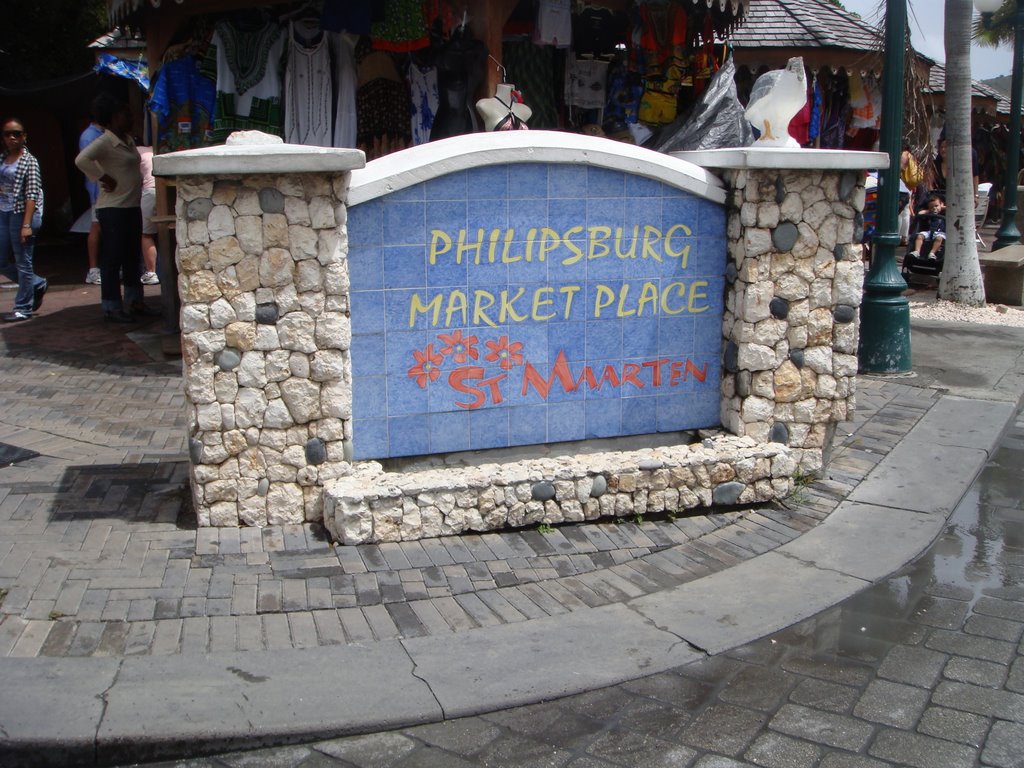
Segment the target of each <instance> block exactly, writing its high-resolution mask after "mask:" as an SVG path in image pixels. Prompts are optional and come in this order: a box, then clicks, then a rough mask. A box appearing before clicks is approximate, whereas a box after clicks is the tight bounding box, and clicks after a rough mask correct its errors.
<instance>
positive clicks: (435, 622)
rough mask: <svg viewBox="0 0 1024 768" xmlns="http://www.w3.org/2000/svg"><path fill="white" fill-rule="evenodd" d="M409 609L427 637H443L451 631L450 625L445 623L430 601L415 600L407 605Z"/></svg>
mask: <svg viewBox="0 0 1024 768" xmlns="http://www.w3.org/2000/svg"><path fill="white" fill-rule="evenodd" d="M409 607H410V608H411V609H412V611H413V613H415V614H416V618H417V619H419V622H420V624H422V625H423V628H424V629H425V630H426V632H427V634H428V635H443V634H447V633H450V632H451V631H452V627H451V625H450V624H449V623H448V622H447V621H445V618H444V616H442V615H441V613H440V611H438V610H437V607H436V606H435V605H434V603H433V602H432V601H430V600H416V601H414V602H411V603H409Z"/></svg>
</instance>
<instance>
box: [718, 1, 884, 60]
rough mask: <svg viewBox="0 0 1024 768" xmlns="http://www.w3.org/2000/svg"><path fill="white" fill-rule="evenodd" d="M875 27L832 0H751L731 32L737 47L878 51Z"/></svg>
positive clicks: (731, 39) (877, 34)
mask: <svg viewBox="0 0 1024 768" xmlns="http://www.w3.org/2000/svg"><path fill="white" fill-rule="evenodd" d="M879 37H880V33H879V31H878V30H877V29H875V27H873V26H871V25H870V24H868V23H867V22H866V21H864V20H863V19H862V18H860V17H859V16H857V15H856V14H853V13H850V12H849V11H846V10H843V9H842V8H839V7H837V6H835V5H833V4H832V3H830V2H829V0H749V3H748V5H747V15H746V18H745V19H744V21H743V22H742V23H741V24H740V25H739V26H738V27H736V29H735V30H734V31H733V33H732V34H731V35H730V36H729V41H730V42H731V43H732V44H733V46H734V47H736V48H745V49H746V48H842V49H844V50H847V51H864V52H869V51H877V50H878V47H879Z"/></svg>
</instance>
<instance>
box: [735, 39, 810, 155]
mask: <svg viewBox="0 0 1024 768" xmlns="http://www.w3.org/2000/svg"><path fill="white" fill-rule="evenodd" d="M806 102H807V74H806V72H805V71H804V60H803V59H802V58H801V57H800V56H794V57H793V58H792V59H790V60H789V61H788V62H787V63H786V68H785V69H773V70H772V71H771V72H765V73H764V74H763V75H761V76H760V77H759V78H757V80H755V81H754V87H753V88H752V89H751V91H750V101H748V102H747V109H746V112H744V114H745V115H746V118H747V122H749V123H750V124H751V125H752V126H754V128H756V129H757V130H758V131H760V132H761V136H760V137H759V138H758V140H757V141H755V142H754V146H759V147H799V146H800V143H799V142H798V141H797V140H796V139H794V138H793V137H792V136H790V135H789V121H790V120H792V119H793V118H794V117H795V116H796V113H797V112H799V111H800V110H801V109H802V108H803V106H804V104H805V103H806Z"/></svg>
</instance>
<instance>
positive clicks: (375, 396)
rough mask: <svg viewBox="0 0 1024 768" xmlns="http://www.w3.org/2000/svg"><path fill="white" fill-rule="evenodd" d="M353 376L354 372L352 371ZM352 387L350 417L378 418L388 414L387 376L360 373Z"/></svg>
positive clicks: (357, 418)
mask: <svg viewBox="0 0 1024 768" xmlns="http://www.w3.org/2000/svg"><path fill="white" fill-rule="evenodd" d="M353 375H354V376H355V373H354V372H353ZM356 379H357V381H358V383H359V386H357V387H353V388H352V418H354V419H356V420H359V419H378V418H384V417H386V416H387V415H388V401H387V378H386V377H384V376H372V375H365V374H362V373H360V374H359V375H358V376H356Z"/></svg>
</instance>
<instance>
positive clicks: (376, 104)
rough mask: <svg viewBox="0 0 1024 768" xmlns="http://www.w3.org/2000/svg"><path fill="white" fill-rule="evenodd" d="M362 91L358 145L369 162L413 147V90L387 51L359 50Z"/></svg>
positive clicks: (358, 101) (359, 95)
mask: <svg viewBox="0 0 1024 768" xmlns="http://www.w3.org/2000/svg"><path fill="white" fill-rule="evenodd" d="M356 58H357V59H358V61H359V65H358V66H359V70H358V71H359V87H358V89H357V90H356V120H357V125H358V135H357V140H356V144H357V146H358V147H359V149H361V150H363V151H364V152H365V153H366V157H367V159H372V158H375V157H380V156H382V155H386V154H388V153H390V152H395V151H397V150H399V149H404V148H405V147H407V146H409V142H410V141H411V139H412V135H411V129H410V124H411V117H410V113H411V107H410V99H409V87H408V85H407V84H406V82H405V80H404V79H403V78H402V76H401V75H400V74H399V73H398V68H397V67H396V66H395V62H394V59H392V58H391V54H389V53H387V52H385V51H368V50H366V48H365V47H363V44H362V43H360V46H358V47H357V49H356Z"/></svg>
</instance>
